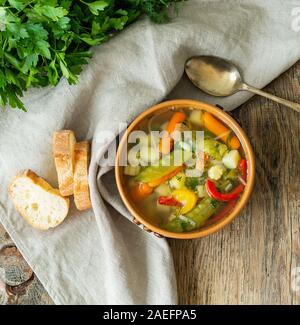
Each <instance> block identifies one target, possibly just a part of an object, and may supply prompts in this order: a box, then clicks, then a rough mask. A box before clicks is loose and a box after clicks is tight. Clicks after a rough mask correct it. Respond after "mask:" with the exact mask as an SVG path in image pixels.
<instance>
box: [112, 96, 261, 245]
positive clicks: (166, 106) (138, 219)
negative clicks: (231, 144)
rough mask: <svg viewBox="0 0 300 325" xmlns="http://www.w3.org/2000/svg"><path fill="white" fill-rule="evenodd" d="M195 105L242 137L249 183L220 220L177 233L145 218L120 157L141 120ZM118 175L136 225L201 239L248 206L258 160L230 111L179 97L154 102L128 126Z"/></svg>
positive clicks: (118, 182) (122, 144)
mask: <svg viewBox="0 0 300 325" xmlns="http://www.w3.org/2000/svg"><path fill="white" fill-rule="evenodd" d="M189 107H192V108H194V109H198V110H205V111H207V112H209V113H211V114H213V115H215V116H216V117H217V118H218V119H220V120H221V121H223V122H224V123H225V124H227V125H228V126H229V127H230V128H231V129H232V130H233V131H234V133H235V134H236V135H237V137H238V138H239V140H240V142H241V145H242V147H243V149H244V151H245V155H246V159H247V161H248V178H247V185H246V187H245V189H244V192H243V194H242V196H241V197H240V199H239V201H238V203H237V205H236V206H235V208H234V210H233V211H232V212H231V213H230V214H229V215H227V216H226V217H224V218H223V219H221V220H219V221H218V222H216V223H214V224H211V225H207V226H205V227H202V228H200V229H197V230H193V231H190V232H186V233H176V232H171V231H168V230H165V229H162V228H160V227H158V226H157V225H155V224H153V223H151V222H149V220H147V219H146V218H144V216H143V214H142V213H141V211H139V210H138V208H137V207H136V206H135V204H134V203H133V202H132V200H131V198H130V196H129V195H128V192H127V190H126V187H125V185H124V175H123V167H122V166H120V159H121V153H122V152H123V150H124V149H123V148H124V147H126V146H125V144H126V141H127V137H128V135H129V134H130V133H131V131H133V130H135V129H138V125H139V124H140V122H141V121H142V120H143V119H145V118H149V117H151V116H152V115H153V114H155V113H157V112H163V111H168V110H170V109H184V108H189ZM115 175H116V181H117V186H118V189H119V192H120V195H121V198H122V200H123V202H124V204H125V205H126V207H127V209H128V210H129V211H130V213H131V214H132V216H133V221H134V222H135V223H136V224H142V225H143V226H144V229H145V230H146V231H148V232H154V234H156V235H158V236H163V237H170V238H178V239H192V238H199V237H204V236H207V235H210V234H212V233H214V232H216V231H218V230H220V229H222V228H223V227H225V226H226V225H227V224H229V223H230V222H231V221H232V220H233V219H234V218H235V217H237V216H238V214H239V213H240V212H241V210H242V209H243V207H244V206H245V205H246V203H247V202H248V200H249V197H250V195H251V192H252V188H253V185H254V175H255V161H254V154H253V150H252V147H251V144H250V141H249V139H248V137H247V136H246V134H245V132H244V131H243V130H242V128H241V127H240V125H239V124H238V123H237V122H236V121H235V120H234V119H233V118H232V117H231V116H230V115H229V114H227V113H225V112H224V111H222V110H221V109H219V108H217V107H215V106H212V105H209V104H206V103H202V102H199V101H195V100H188V99H180V100H179V99H178V100H171V101H166V102H162V103H160V104H157V105H154V106H153V107H151V108H149V109H147V110H146V111H145V112H143V113H142V114H141V115H139V116H138V117H137V118H136V119H135V120H134V121H133V122H132V123H131V124H130V126H129V127H128V129H127V131H126V132H125V134H124V136H123V138H122V139H121V141H120V144H119V148H118V151H117V156H116V162H115Z"/></svg>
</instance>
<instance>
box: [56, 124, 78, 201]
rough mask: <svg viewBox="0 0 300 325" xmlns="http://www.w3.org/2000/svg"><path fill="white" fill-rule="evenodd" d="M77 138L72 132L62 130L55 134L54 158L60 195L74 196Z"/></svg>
mask: <svg viewBox="0 0 300 325" xmlns="http://www.w3.org/2000/svg"><path fill="white" fill-rule="evenodd" d="M75 144H76V138H75V135H74V132H73V131H71V130H60V131H56V132H54V134H53V157H54V162H55V167H56V172H57V176H58V186H59V191H60V194H61V195H63V196H70V195H72V194H73V177H74V163H75V156H74V149H75Z"/></svg>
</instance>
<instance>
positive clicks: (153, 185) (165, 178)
mask: <svg viewBox="0 0 300 325" xmlns="http://www.w3.org/2000/svg"><path fill="white" fill-rule="evenodd" d="M182 169H183V166H179V167H178V168H176V169H174V170H173V171H172V172H171V173H169V174H167V175H165V176H163V177H161V178H159V179H156V180H154V181H152V182H149V183H148V185H149V186H151V187H157V186H159V185H160V184H163V183H164V182H166V181H168V180H169V179H171V178H172V177H173V176H175V175H177V174H178V173H179V172H181V171H182Z"/></svg>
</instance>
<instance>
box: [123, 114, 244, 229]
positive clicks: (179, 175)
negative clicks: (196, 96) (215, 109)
mask: <svg viewBox="0 0 300 325" xmlns="http://www.w3.org/2000/svg"><path fill="white" fill-rule="evenodd" d="M124 176H125V185H126V190H127V191H128V193H129V196H130V198H131V200H132V202H133V203H134V204H135V206H136V207H137V208H138V210H140V212H141V213H142V214H143V216H144V217H145V218H146V219H148V220H149V222H151V223H153V224H155V225H157V226H159V227H161V228H163V229H166V230H168V231H172V232H178V233H181V232H188V231H192V230H195V229H199V228H201V227H205V226H207V225H209V224H213V223H216V222H218V221H219V220H221V219H223V218H224V217H226V216H227V215H228V214H229V213H230V212H231V211H232V210H233V208H234V207H235V205H236V204H237V201H238V200H239V197H240V196H241V194H242V193H243V191H244V188H245V185H246V182H247V160H246V158H245V153H244V151H243V148H242V146H241V143H240V141H239V139H238V137H237V136H236V135H235V134H234V132H233V131H232V130H231V129H230V128H228V126H226V125H225V124H224V123H223V122H221V121H220V120H218V119H217V118H216V117H215V116H214V115H212V114H211V113H208V112H206V111H204V110H198V109H193V108H186V109H182V110H175V109H170V110H168V111H163V112H162V113H156V114H154V115H153V116H151V117H150V118H148V119H144V120H143V121H142V122H141V123H140V124H139V126H138V130H135V131H132V132H131V133H130V135H129V137H128V144H127V165H126V166H125V167H124Z"/></svg>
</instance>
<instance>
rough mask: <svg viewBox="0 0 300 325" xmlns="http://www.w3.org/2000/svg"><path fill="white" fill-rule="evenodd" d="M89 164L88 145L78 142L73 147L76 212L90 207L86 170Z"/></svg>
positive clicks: (87, 143)
mask: <svg viewBox="0 0 300 325" xmlns="http://www.w3.org/2000/svg"><path fill="white" fill-rule="evenodd" d="M89 162H90V144H89V142H88V141H82V142H78V143H76V145H75V169H74V191H73V192H74V201H75V205H76V208H77V209H78V210H87V209H90V208H91V207H92V204H91V199H90V190H89V183H88V169H89Z"/></svg>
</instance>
